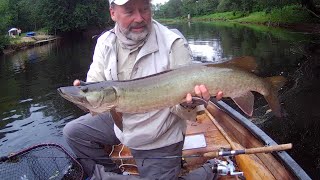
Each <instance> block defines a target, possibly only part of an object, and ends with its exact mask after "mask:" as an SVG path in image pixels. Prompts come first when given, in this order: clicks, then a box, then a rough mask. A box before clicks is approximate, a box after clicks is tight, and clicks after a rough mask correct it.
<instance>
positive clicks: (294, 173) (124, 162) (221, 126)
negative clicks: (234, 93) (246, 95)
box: [111, 101, 310, 179]
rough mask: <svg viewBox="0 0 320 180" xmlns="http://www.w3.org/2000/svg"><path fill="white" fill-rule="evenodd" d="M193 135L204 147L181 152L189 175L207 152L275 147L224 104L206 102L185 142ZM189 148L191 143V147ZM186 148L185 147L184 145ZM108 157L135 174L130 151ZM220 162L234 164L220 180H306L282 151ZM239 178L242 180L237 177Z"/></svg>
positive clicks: (120, 148) (118, 148)
mask: <svg viewBox="0 0 320 180" xmlns="http://www.w3.org/2000/svg"><path fill="white" fill-rule="evenodd" d="M195 135H200V140H199V139H196V141H201V136H203V137H204V139H205V140H204V141H205V145H201V143H200V146H199V147H196V148H194V147H193V148H186V147H185V149H184V150H183V157H185V158H184V159H183V162H184V165H183V173H187V172H189V171H192V170H193V169H196V168H198V167H199V166H201V165H202V164H203V163H205V162H206V161H207V160H208V159H209V157H206V156H205V154H206V153H209V152H219V151H220V152H221V151H222V150H239V149H250V148H259V147H266V146H267V147H268V146H270V147H271V146H277V143H276V142H275V141H274V140H272V139H271V138H270V137H269V136H268V135H267V134H266V133H265V132H263V131H262V130H261V129H260V128H258V127H257V126H256V125H254V124H253V123H252V122H251V121H249V120H248V119H247V118H246V117H244V116H243V115H241V114H240V113H238V112H237V111H236V110H234V109H233V108H231V107H230V106H229V105H227V104H226V103H224V102H222V101H219V102H209V104H208V106H207V108H206V109H205V110H204V111H203V113H201V114H199V115H198V116H197V121H195V122H188V127H187V132H186V141H187V139H189V138H188V137H191V138H190V139H192V138H193V137H194V136H195ZM191 144H192V143H191ZM185 145H186V144H185ZM111 156H112V157H113V158H115V159H117V158H121V157H127V158H128V157H129V158H128V159H121V160H117V162H118V163H119V165H120V167H121V168H123V169H124V170H125V171H127V172H129V173H131V174H138V171H137V169H136V168H135V166H134V161H133V160H132V159H130V157H131V154H130V150H129V149H128V148H126V147H124V146H122V145H119V146H116V147H115V149H114V150H113V152H112V153H111ZM218 159H221V161H224V162H229V161H232V162H231V163H233V164H234V167H235V169H231V171H230V169H229V172H227V174H226V175H224V176H220V178H221V179H239V178H240V179H241V178H243V177H244V178H245V179H310V177H309V176H308V175H307V174H306V172H305V171H304V170H303V169H302V168H301V167H300V166H299V165H298V164H297V163H296V162H295V161H294V160H293V159H292V158H291V157H290V156H289V155H288V154H287V152H285V151H275V152H273V153H256V154H243V155H235V156H232V157H231V158H227V159H225V157H219V158H218ZM222 174H223V173H222ZM240 176H243V177H240Z"/></svg>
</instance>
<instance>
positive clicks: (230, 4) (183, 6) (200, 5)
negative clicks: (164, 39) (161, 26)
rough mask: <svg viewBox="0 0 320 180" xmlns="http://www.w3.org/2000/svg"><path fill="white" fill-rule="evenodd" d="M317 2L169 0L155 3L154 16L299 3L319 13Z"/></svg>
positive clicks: (268, 9)
mask: <svg viewBox="0 0 320 180" xmlns="http://www.w3.org/2000/svg"><path fill="white" fill-rule="evenodd" d="M317 4H320V0H294V1H292V0H280V1H279V0H169V1H168V2H167V3H166V4H164V5H157V8H156V9H155V13H154V14H155V17H156V18H173V17H178V16H182V17H185V18H186V17H187V16H188V14H189V15H191V17H195V16H203V15H208V14H213V13H223V12H239V11H241V12H242V13H246V14H249V13H252V12H257V11H264V12H265V13H267V14H268V13H270V12H271V11H272V10H274V9H278V10H282V8H284V7H286V6H290V5H299V6H304V7H307V8H308V9H309V10H311V11H313V12H314V13H315V14H318V15H319V14H320V12H318V11H317V8H316V7H317V6H316V5H317Z"/></svg>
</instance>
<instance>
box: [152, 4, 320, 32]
mask: <svg viewBox="0 0 320 180" xmlns="http://www.w3.org/2000/svg"><path fill="white" fill-rule="evenodd" d="M157 20H159V21H160V22H164V23H174V22H181V21H186V22H187V21H190V22H231V23H240V24H251V25H264V26H267V27H270V26H271V27H280V28H285V29H290V30H294V31H301V32H306V33H315V34H320V17H317V16H315V15H313V14H311V13H310V11H309V10H308V9H306V8H304V7H301V6H297V5H291V6H285V7H283V8H276V9H272V10H270V11H258V12H252V13H248V12H242V11H229V12H221V13H214V14H209V15H203V16H194V17H191V18H190V19H188V18H187V17H179V18H171V19H166V18H160V19H157Z"/></svg>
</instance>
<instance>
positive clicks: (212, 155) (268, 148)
mask: <svg viewBox="0 0 320 180" xmlns="http://www.w3.org/2000/svg"><path fill="white" fill-rule="evenodd" d="M291 148H292V144H291V143H288V144H280V145H272V146H266V147H257V148H248V149H240V150H231V151H226V150H219V151H215V152H208V153H204V154H193V155H182V156H154V157H143V158H139V157H136V158H134V157H133V156H121V157H100V158H89V157H78V158H80V159H111V160H131V159H143V160H146V159H173V158H199V157H206V158H215V157H224V156H235V155H240V154H257V153H270V152H274V151H284V150H289V149H291Z"/></svg>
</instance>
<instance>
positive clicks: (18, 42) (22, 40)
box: [2, 33, 60, 54]
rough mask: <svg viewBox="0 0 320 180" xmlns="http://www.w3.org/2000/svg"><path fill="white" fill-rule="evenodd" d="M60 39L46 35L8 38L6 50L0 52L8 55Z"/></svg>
mask: <svg viewBox="0 0 320 180" xmlns="http://www.w3.org/2000/svg"><path fill="white" fill-rule="evenodd" d="M59 38H60V37H57V36H53V35H47V34H41V33H40V34H38V35H35V36H30V37H27V36H23V35H22V36H16V37H10V44H9V45H7V46H6V48H5V49H4V50H3V51H2V53H3V54H10V53H13V52H15V51H19V50H23V49H27V48H31V47H34V46H37V45H42V44H46V43H50V42H52V41H55V40H57V39H59Z"/></svg>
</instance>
